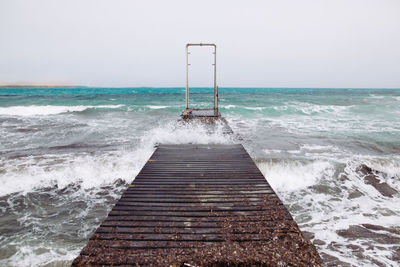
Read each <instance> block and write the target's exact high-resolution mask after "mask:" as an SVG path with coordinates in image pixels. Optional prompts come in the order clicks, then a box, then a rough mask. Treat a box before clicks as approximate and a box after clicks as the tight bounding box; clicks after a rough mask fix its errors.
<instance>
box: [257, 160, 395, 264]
mask: <svg viewBox="0 0 400 267" xmlns="http://www.w3.org/2000/svg"><path fill="white" fill-rule="evenodd" d="M398 160H399V159H398V158H371V157H369V158H368V157H362V158H347V159H345V160H344V161H345V162H346V163H345V164H343V163H341V162H334V161H320V160H314V161H299V160H288V159H285V160H275V161H273V160H270V161H263V162H260V163H258V166H259V167H260V169H261V170H262V172H263V174H264V175H265V176H266V178H267V180H268V181H269V182H270V184H271V186H272V187H273V188H274V189H275V190H276V191H277V193H278V195H279V196H280V198H281V199H282V201H283V203H284V204H285V205H286V206H288V207H289V210H290V211H291V214H292V215H293V216H294V218H295V220H296V222H297V223H298V224H299V226H300V228H301V229H302V230H305V231H309V232H312V233H314V234H315V239H319V240H322V241H324V242H325V243H324V244H321V245H317V247H318V250H319V251H320V252H324V253H327V254H329V255H332V256H335V257H337V258H338V259H339V260H341V261H343V262H347V263H350V264H353V265H357V266H359V265H363V266H368V265H370V264H371V262H372V261H371V259H372V258H373V259H375V260H378V261H379V262H381V263H382V264H384V265H387V266H396V263H395V262H394V261H393V260H391V258H392V257H391V251H393V247H394V246H395V245H396V244H390V243H388V244H386V243H383V244H381V243H376V242H375V241H371V239H369V238H365V237H359V238H357V237H354V238H351V237H350V238H347V237H345V236H341V235H339V234H338V231H340V230H346V229H348V228H349V227H350V226H352V225H356V226H360V225H362V224H373V225H376V224H378V225H379V226H384V227H391V228H393V227H394V228H396V227H398V216H399V215H400V207H399V205H398V199H399V197H400V195H399V194H397V195H395V196H394V197H393V198H388V197H384V196H382V194H380V193H379V192H378V191H377V190H376V189H375V188H374V187H373V186H372V185H369V184H366V183H365V181H364V179H363V176H362V174H360V173H359V172H358V171H357V168H358V167H359V166H360V165H361V164H366V165H367V166H370V167H372V168H374V169H377V170H380V171H382V172H383V173H382V174H379V179H381V180H382V181H386V182H388V183H390V180H392V181H393V180H397V178H396V177H400V165H399V163H398ZM391 177H394V178H395V179H393V178H391ZM310 186H312V187H310ZM391 186H392V187H394V188H395V189H396V190H400V188H399V187H400V185H399V184H398V182H395V183H393V184H391ZM376 232H377V233H380V234H382V233H383V234H387V235H389V236H396V237H398V235H396V234H394V233H390V232H385V231H376ZM371 236H373V234H371ZM376 238H378V239H379V238H380V237H376ZM378 242H379V241H378ZM383 242H385V241H383ZM350 243H351V244H352V245H357V246H359V247H361V248H362V251H363V258H356V257H355V255H354V254H353V253H354V252H352V250H351V249H349V248H348V247H346V246H347V245H348V244H350ZM332 247H334V249H332Z"/></svg>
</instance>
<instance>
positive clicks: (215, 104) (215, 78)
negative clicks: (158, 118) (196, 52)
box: [186, 43, 218, 114]
mask: <svg viewBox="0 0 400 267" xmlns="http://www.w3.org/2000/svg"><path fill="white" fill-rule="evenodd" d="M189 46H212V47H214V52H213V54H214V64H212V65H213V66H214V114H218V86H217V46H216V45H215V44H203V43H199V44H190V43H189V44H186V109H189V66H190V64H189V54H190V52H189Z"/></svg>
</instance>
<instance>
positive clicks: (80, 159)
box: [0, 87, 400, 266]
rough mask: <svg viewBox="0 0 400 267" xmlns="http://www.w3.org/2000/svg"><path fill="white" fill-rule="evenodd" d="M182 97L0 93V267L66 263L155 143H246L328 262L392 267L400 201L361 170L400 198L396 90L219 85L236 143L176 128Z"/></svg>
mask: <svg viewBox="0 0 400 267" xmlns="http://www.w3.org/2000/svg"><path fill="white" fill-rule="evenodd" d="M184 91H185V90H184V88H87V87H76V88H34V89H29V88H2V89H0V126H1V127H0V135H1V144H0V185H1V186H0V212H1V219H0V233H1V236H0V265H6V266H8V265H9V266H42V265H46V264H49V265H68V264H70V262H71V260H72V259H73V258H74V257H76V256H77V255H78V254H79V251H80V249H81V248H82V247H83V246H84V245H85V243H86V242H87V240H88V238H89V237H90V235H91V234H92V233H93V231H94V230H95V229H96V227H97V226H98V225H99V224H100V222H101V221H102V220H103V219H104V217H105V216H106V214H107V212H108V210H110V209H111V207H112V205H113V203H115V201H116V200H117V199H118V197H119V195H120V194H121V192H122V191H123V190H124V188H125V187H126V185H127V183H130V182H131V181H132V180H133V179H134V177H135V176H136V174H137V173H138V171H139V170H140V168H141V167H142V166H143V165H144V163H145V162H146V160H147V159H148V157H149V156H150V155H151V153H152V152H153V151H154V146H155V145H157V144H158V143H172V144H179V143H202V144H208V143H210V144H211V143H243V145H244V146H245V148H246V150H247V151H248V152H249V153H250V155H251V156H252V158H253V159H254V160H255V162H256V163H257V165H258V167H259V168H260V169H261V171H262V172H263V173H264V175H265V176H266V178H267V180H268V181H269V182H270V184H271V186H272V187H273V188H274V189H275V190H276V191H277V193H278V195H279V196H280V198H281V199H282V201H283V202H284V204H285V205H286V206H287V207H288V208H289V210H290V212H291V213H292V214H293V216H294V218H295V220H296V222H297V223H298V224H299V226H300V227H301V228H302V230H303V231H306V232H309V233H311V236H312V240H313V241H314V242H315V243H316V246H317V248H318V250H319V251H320V253H321V255H322V256H323V258H324V259H325V260H326V261H329V260H330V261H332V257H335V258H337V260H338V261H340V262H346V263H349V264H351V265H355V266H359V265H365V266H368V265H376V264H382V265H385V266H395V265H396V261H398V260H396V255H397V257H399V250H398V241H399V235H398V232H399V231H400V229H399V228H398V226H397V225H398V222H399V220H400V208H399V205H398V200H399V197H400V196H399V194H395V195H394V196H393V197H391V198H390V197H386V196H383V195H382V194H381V193H380V192H379V191H378V190H376V189H375V188H374V187H373V186H372V185H369V184H366V183H365V182H364V179H363V176H362V175H361V174H360V173H359V172H358V171H357V168H358V167H359V166H360V165H362V164H365V165H367V166H369V167H371V168H372V169H374V170H376V171H378V172H377V173H376V175H377V177H378V178H379V179H380V181H381V182H385V183H387V184H388V185H389V186H391V187H392V188H394V189H395V190H397V191H399V192H400V185H399V179H400V153H399V152H400V138H399V137H400V89H307V88H220V90H219V95H220V103H219V104H220V112H221V113H222V115H223V116H224V117H225V118H226V119H227V121H228V122H229V125H230V126H231V128H232V129H233V130H234V132H235V135H232V136H227V135H224V134H223V133H222V130H221V131H218V130H217V131H216V132H210V131H208V130H207V129H206V128H205V127H204V126H203V125H182V124H180V123H177V119H178V118H179V114H180V112H181V110H182V109H183V108H184V105H185V102H184V101H185V95H184ZM190 103H191V107H198V108H207V107H212V103H213V99H212V89H210V88H193V89H191V95H190ZM365 224H371V225H381V226H383V227H385V228H384V229H383V230H382V229H381V230H379V231H378V230H376V231H374V230H371V229H367V230H368V231H370V232H371V233H369V235H368V234H364V235H363V234H360V233H358V235H357V236H351V235H343V234H341V233H342V232H341V231H342V230H347V229H349V227H350V229H352V228H351V227H352V226H357V227H363V225H365ZM382 235H385V236H387V239H385V240H383V239H382ZM390 240H391V241H390ZM349 244H351V245H352V246H349ZM396 253H397V254H396ZM327 255H329V256H331V257H329V256H327ZM397 259H398V258H397Z"/></svg>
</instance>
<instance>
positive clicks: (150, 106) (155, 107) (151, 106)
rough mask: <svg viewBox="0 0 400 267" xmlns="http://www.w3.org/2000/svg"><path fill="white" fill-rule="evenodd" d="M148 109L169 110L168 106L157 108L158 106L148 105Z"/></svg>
mask: <svg viewBox="0 0 400 267" xmlns="http://www.w3.org/2000/svg"><path fill="white" fill-rule="evenodd" d="M146 107H148V108H150V109H163V108H168V106H156V105H147V106H146Z"/></svg>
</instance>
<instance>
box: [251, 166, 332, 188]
mask: <svg viewBox="0 0 400 267" xmlns="http://www.w3.org/2000/svg"><path fill="white" fill-rule="evenodd" d="M257 165H258V167H259V168H260V170H261V172H262V173H263V174H264V176H265V177H266V178H267V180H268V182H269V183H270V184H271V186H272V187H273V188H274V189H275V190H277V191H294V190H299V189H303V188H306V187H308V186H311V185H314V184H316V183H317V181H318V180H320V179H322V178H324V177H329V176H332V175H333V172H334V166H333V165H332V164H331V163H329V162H328V161H318V160H316V161H311V162H303V161H291V160H282V161H275V160H270V161H263V162H260V163H258V164H257Z"/></svg>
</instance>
